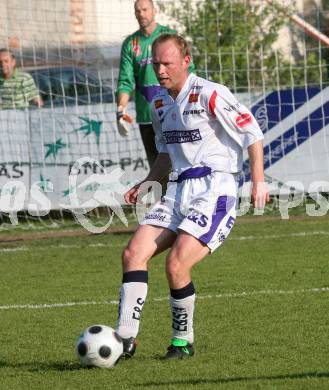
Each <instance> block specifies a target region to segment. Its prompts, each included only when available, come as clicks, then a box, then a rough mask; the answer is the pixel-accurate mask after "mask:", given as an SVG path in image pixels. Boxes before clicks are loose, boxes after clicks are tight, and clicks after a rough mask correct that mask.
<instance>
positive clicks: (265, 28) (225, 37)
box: [167, 0, 322, 92]
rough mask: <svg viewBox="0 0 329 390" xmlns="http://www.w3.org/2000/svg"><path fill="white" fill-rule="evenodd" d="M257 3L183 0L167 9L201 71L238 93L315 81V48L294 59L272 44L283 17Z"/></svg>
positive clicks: (201, 74)
mask: <svg viewBox="0 0 329 390" xmlns="http://www.w3.org/2000/svg"><path fill="white" fill-rule="evenodd" d="M262 3H263V4H260V2H258V5H257V4H254V3H253V5H252V4H251V2H249V1H248V0H204V1H199V2H197V3H196V2H192V1H191V0H183V1H180V2H179V5H177V3H175V4H176V5H173V6H172V8H171V9H170V10H169V12H170V14H171V16H173V17H174V18H175V20H177V21H178V22H179V24H180V25H181V26H183V28H184V30H185V34H186V35H187V36H188V37H189V38H190V39H191V42H192V53H193V60H194V62H195V64H196V68H197V72H198V74H199V75H200V76H204V77H207V78H209V79H211V80H214V81H216V82H220V83H223V84H226V85H227V86H229V87H230V88H231V89H233V90H234V91H241V92H242V91H250V90H264V89H267V90H268V89H277V88H282V87H288V86H291V85H293V86H298V85H305V84H308V85H309V84H318V83H319V82H320V77H322V75H321V74H320V73H321V72H320V70H319V69H320V67H319V55H318V54H319V50H310V51H307V52H306V54H305V55H303V56H302V57H299V58H298V59H296V58H294V57H291V58H287V56H284V55H283V53H282V51H281V50H279V49H274V47H275V45H274V44H275V42H276V41H277V39H278V31H279V29H280V28H281V27H282V26H283V25H284V24H287V23H288V18H287V17H286V16H285V15H284V14H283V13H282V10H280V9H276V8H274V7H270V6H268V5H266V2H262ZM167 12H168V9H167Z"/></svg>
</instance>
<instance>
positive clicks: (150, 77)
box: [117, 0, 194, 167]
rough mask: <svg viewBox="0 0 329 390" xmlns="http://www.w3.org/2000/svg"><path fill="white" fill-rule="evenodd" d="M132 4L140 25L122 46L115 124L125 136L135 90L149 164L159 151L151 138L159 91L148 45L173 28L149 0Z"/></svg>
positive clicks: (139, 120) (192, 67) (172, 31)
mask: <svg viewBox="0 0 329 390" xmlns="http://www.w3.org/2000/svg"><path fill="white" fill-rule="evenodd" d="M134 7H135V16H136V19H137V21H138V24H139V27H140V28H139V30H137V31H135V32H134V33H133V34H131V35H129V36H128V37H127V38H126V39H125V41H124V42H123V44H122V48H121V62H120V73H119V79H118V88H117V92H118V110H117V124H118V131H119V133H120V134H121V135H122V136H123V137H126V136H128V134H129V125H128V122H129V123H131V122H132V118H131V117H130V116H129V115H128V114H126V112H125V111H126V107H127V104H128V101H129V97H130V95H131V93H132V92H133V91H134V90H135V102H136V113H137V116H136V121H137V123H138V124H139V129H140V133H141V138H142V141H143V145H144V148H145V152H146V155H147V159H148V162H149V165H150V167H151V166H152V165H153V163H154V161H155V159H156V157H157V155H158V152H157V149H156V146H155V142H154V131H153V127H152V120H151V111H150V103H151V101H152V99H153V97H154V96H155V95H156V94H157V93H158V92H159V91H160V86H159V82H158V80H157V78H156V75H155V73H154V70H153V64H152V51H151V46H152V43H153V41H154V40H155V39H156V38H157V37H158V36H159V35H161V34H164V33H175V30H172V29H170V28H169V27H165V26H162V25H160V24H158V23H156V21H155V8H154V4H153V1H152V0H136V1H135V5H134ZM193 70H194V65H191V66H190V68H189V71H193Z"/></svg>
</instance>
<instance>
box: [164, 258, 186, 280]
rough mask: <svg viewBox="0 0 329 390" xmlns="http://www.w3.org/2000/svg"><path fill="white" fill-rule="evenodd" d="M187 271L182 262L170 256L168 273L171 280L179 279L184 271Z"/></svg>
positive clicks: (167, 264)
mask: <svg viewBox="0 0 329 390" xmlns="http://www.w3.org/2000/svg"><path fill="white" fill-rule="evenodd" d="M185 272H186V269H185V267H184V265H183V264H182V262H180V261H178V260H177V259H176V258H174V257H169V258H168V259H167V262H166V273H167V277H168V279H169V280H171V281H173V280H177V279H179V278H180V277H181V276H182V275H183V274H184V273H185Z"/></svg>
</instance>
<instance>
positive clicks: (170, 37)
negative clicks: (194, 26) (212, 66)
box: [152, 34, 191, 58]
mask: <svg viewBox="0 0 329 390" xmlns="http://www.w3.org/2000/svg"><path fill="white" fill-rule="evenodd" d="M167 41H173V43H174V44H175V46H176V47H177V49H178V50H179V51H180V53H181V55H182V58H185V57H186V56H191V49H190V45H189V44H188V42H187V41H186V39H185V38H183V37H182V36H181V35H177V34H162V35H160V36H158V38H157V39H156V40H155V41H154V42H153V44H152V54H153V55H154V51H155V48H156V46H158V45H160V44H161V43H164V42H167Z"/></svg>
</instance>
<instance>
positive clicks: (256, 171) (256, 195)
mask: <svg viewBox="0 0 329 390" xmlns="http://www.w3.org/2000/svg"><path fill="white" fill-rule="evenodd" d="M248 153H249V160H250V172H251V182H252V193H251V198H252V203H253V206H254V207H256V208H260V209H261V208H264V206H265V204H266V202H269V200H270V195H269V192H268V188H267V185H266V183H265V176H264V154H263V142H262V141H257V142H255V143H254V144H252V145H250V146H249V147H248Z"/></svg>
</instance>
